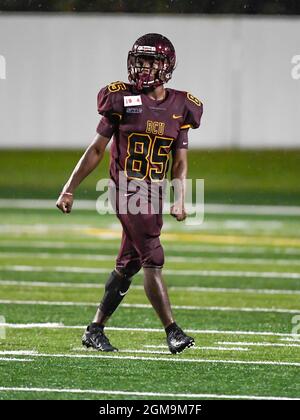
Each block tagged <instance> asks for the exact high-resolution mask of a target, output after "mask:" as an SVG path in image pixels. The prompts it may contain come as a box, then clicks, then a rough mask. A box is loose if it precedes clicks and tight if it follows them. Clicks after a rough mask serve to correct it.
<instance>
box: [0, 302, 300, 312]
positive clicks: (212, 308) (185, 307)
mask: <svg viewBox="0 0 300 420" xmlns="http://www.w3.org/2000/svg"><path fill="white" fill-rule="evenodd" d="M0 304H3V305H44V306H92V307H96V306H97V304H98V303H96V302H95V303H91V302H69V301H48V300H17V299H16V300H15V299H14V300H10V299H0ZM122 307H123V308H127V309H132V308H136V309H151V310H152V309H153V307H152V306H151V305H150V304H144V303H132V304H131V303H124V304H122ZM172 307H173V308H174V309H179V310H188V311H226V312H227V311H230V312H266V313H283V314H300V309H286V308H280V309H279V308H255V307H254V308H245V307H242V308H239V307H230V306H188V305H173V306H172Z"/></svg>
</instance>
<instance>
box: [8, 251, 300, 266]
mask: <svg viewBox="0 0 300 420" xmlns="http://www.w3.org/2000/svg"><path fill="white" fill-rule="evenodd" d="M7 257H8V258H39V259H51V258H55V259H61V260H72V259H74V258H76V261H78V260H82V261H111V260H115V256H114V255H108V254H95V255H94V254H92V255H88V254H79V253H71V254H70V253H63V254H56V253H51V252H36V253H32V252H23V251H20V252H1V254H0V258H7ZM168 261H169V262H176V263H187V262H189V263H192V264H199V263H201V264H203V263H211V262H215V263H219V264H243V265H245V264H249V265H251V264H253V265H295V266H298V265H300V260H299V259H289V258H285V259H284V258H280V259H271V258H230V257H221V258H220V257H178V256H174V255H168Z"/></svg>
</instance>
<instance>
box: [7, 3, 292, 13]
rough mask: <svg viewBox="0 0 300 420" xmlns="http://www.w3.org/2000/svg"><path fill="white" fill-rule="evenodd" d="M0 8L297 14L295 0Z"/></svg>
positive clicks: (10, 7)
mask: <svg viewBox="0 0 300 420" xmlns="http://www.w3.org/2000/svg"><path fill="white" fill-rule="evenodd" d="M0 11H20V12H21V11H22V12H24V11H27V12H33V11H40V12H101V13H207V14H209V13H212V14H213V13H216V14H226V13H230V14H253V15H256V14H264V15H294V14H295V15H298V14H300V2H299V1H297V0H289V1H284V0H269V1H268V0H266V1H259V0H248V1H247V0H244V1H236V0H222V1H215V0H202V1H197V0H145V1H141V0H94V1H86V0H69V1H63V0H26V1H24V0H0Z"/></svg>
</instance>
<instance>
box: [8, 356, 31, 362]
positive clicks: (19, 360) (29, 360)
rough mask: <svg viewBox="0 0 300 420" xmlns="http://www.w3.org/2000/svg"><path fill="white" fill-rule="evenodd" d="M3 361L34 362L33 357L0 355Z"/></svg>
mask: <svg viewBox="0 0 300 420" xmlns="http://www.w3.org/2000/svg"><path fill="white" fill-rule="evenodd" d="M0 361H1V362H33V361H34V360H33V359H16V358H14V357H0Z"/></svg>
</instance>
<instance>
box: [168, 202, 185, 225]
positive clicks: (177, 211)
mask: <svg viewBox="0 0 300 420" xmlns="http://www.w3.org/2000/svg"><path fill="white" fill-rule="evenodd" d="M170 214H171V216H173V217H175V219H176V220H177V221H178V222H182V221H183V220H184V219H185V218H186V216H187V213H186V211H185V208H184V206H183V205H182V204H176V203H175V204H173V205H172V206H171V211H170Z"/></svg>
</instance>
